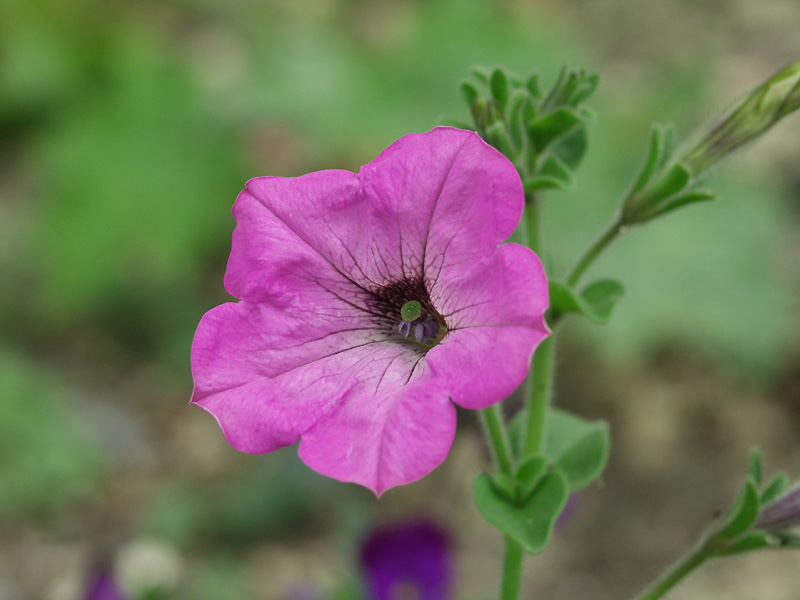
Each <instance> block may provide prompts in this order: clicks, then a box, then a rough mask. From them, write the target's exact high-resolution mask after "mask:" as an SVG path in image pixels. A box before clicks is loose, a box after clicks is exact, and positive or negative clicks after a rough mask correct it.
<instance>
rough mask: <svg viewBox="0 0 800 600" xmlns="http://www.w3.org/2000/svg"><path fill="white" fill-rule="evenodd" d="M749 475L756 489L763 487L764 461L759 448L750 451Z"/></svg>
mask: <svg viewBox="0 0 800 600" xmlns="http://www.w3.org/2000/svg"><path fill="white" fill-rule="evenodd" d="M747 474H748V475H750V478H751V479H752V480H753V483H755V484H756V487H758V486H759V485H761V481H762V479H763V478H764V461H763V460H762V458H761V451H760V450H759V449H758V448H751V450H750V456H749V457H748V467H747Z"/></svg>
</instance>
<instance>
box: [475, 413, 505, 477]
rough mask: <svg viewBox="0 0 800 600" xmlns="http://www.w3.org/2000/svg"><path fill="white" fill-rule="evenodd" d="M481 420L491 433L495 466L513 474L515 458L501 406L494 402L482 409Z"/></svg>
mask: <svg viewBox="0 0 800 600" xmlns="http://www.w3.org/2000/svg"><path fill="white" fill-rule="evenodd" d="M480 416H481V420H482V421H483V425H484V428H485V430H486V432H487V433H488V434H489V443H490V445H491V447H492V456H493V457H494V461H495V468H497V470H499V471H500V472H501V473H505V474H506V475H512V474H513V462H512V461H513V459H512V456H513V455H512V452H511V441H510V440H509V439H508V432H507V431H506V427H505V425H504V424H503V417H502V415H501V414H500V407H499V406H498V405H497V404H493V405H492V406H489V407H487V408H484V409H483V410H481V411H480Z"/></svg>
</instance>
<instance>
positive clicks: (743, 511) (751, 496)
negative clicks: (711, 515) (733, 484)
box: [716, 477, 760, 539]
mask: <svg viewBox="0 0 800 600" xmlns="http://www.w3.org/2000/svg"><path fill="white" fill-rule="evenodd" d="M759 508H760V503H759V500H758V491H757V490H756V486H755V484H754V483H753V481H752V480H751V479H750V478H749V477H748V478H747V481H746V483H745V485H744V488H743V489H742V492H741V493H740V494H739V497H738V498H737V499H736V503H735V504H734V505H733V508H732V509H731V510H730V512H729V513H728V515H727V517H726V519H725V525H724V526H723V528H722V530H720V532H719V533H718V534H717V536H716V537H717V538H718V539H732V538H735V537H737V536H739V535H741V534H743V533H744V532H745V531H747V530H748V529H749V528H750V526H751V525H752V524H753V523H755V520H756V518H757V517H758V511H759Z"/></svg>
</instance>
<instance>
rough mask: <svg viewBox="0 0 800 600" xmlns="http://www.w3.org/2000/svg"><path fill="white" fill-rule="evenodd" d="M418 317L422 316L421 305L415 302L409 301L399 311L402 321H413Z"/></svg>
mask: <svg viewBox="0 0 800 600" xmlns="http://www.w3.org/2000/svg"><path fill="white" fill-rule="evenodd" d="M420 315H422V304H420V303H419V302H417V301H416V300H409V301H408V302H406V303H405V304H403V307H402V308H401V309H400V317H402V319H403V321H408V322H411V321H414V320H416V319H419V317H420Z"/></svg>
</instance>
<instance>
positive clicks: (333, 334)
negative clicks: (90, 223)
mask: <svg viewBox="0 0 800 600" xmlns="http://www.w3.org/2000/svg"><path fill="white" fill-rule="evenodd" d="M523 204H524V200H523V191H522V184H521V182H520V178H519V176H518V175H517V172H516V170H515V168H514V166H513V165H512V164H511V163H510V162H509V161H508V160H507V159H506V158H505V157H504V156H503V155H502V154H500V153H499V152H497V151H496V150H495V149H494V148H492V147H491V146H489V145H487V144H486V143H485V142H483V140H481V138H480V137H479V136H478V135H477V134H475V133H473V132H470V131H463V130H459V129H453V128H449V127H437V128H436V129H434V130H432V131H430V132H428V133H424V134H411V135H407V136H405V137H403V138H401V139H400V140H398V141H397V142H395V143H394V144H392V145H391V146H390V147H389V148H387V149H386V150H385V151H384V152H383V153H382V154H381V155H380V156H379V157H378V158H376V159H375V160H374V161H372V162H371V163H369V164H367V165H365V166H364V167H362V169H361V171H360V172H359V173H358V174H355V173H351V172H349V171H342V170H329V171H319V172H316V173H309V174H308V175H303V176H301V177H289V178H283V177H257V178H255V179H251V180H250V181H248V182H247V185H246V186H245V189H244V191H243V192H242V193H241V194H239V197H238V198H237V199H236V203H235V204H234V207H233V213H234V216H235V217H236V222H237V225H236V229H235V231H234V233H233V245H232V250H231V255H230V258H229V260H228V268H227V271H226V273H225V288H226V289H227V290H228V292H229V293H230V294H232V295H233V296H235V297H236V298H239V299H240V301H239V302H237V303H228V304H223V305H221V306H218V307H216V308H214V309H212V310H211V311H209V312H208V313H206V315H205V316H204V317H203V319H202V320H201V322H200V325H199V326H198V328H197V333H196V334H195V338H194V343H193V345H192V371H193V374H194V380H195V390H194V395H193V397H192V401H193V402H194V403H196V404H199V405H200V406H202V407H203V408H204V409H205V410H207V411H208V412H210V413H211V414H212V415H213V416H214V418H215V419H216V420H217V422H218V423H219V425H220V427H221V428H222V430H223V432H224V433H225V437H226V439H227V440H228V442H229V443H230V444H231V445H232V446H234V447H235V448H237V449H239V450H241V451H244V452H251V453H262V452H271V451H273V450H276V449H278V448H281V447H283V446H288V445H291V444H294V443H295V442H297V441H298V439H299V440H300V445H299V447H298V453H299V455H300V458H301V459H302V460H303V461H304V462H305V463H306V464H307V465H308V466H309V467H311V468H312V469H315V470H316V471H319V472H320V473H323V474H325V475H328V476H330V477H333V478H335V479H339V480H341V481H352V482H356V483H359V484H361V485H364V486H366V487H368V488H370V489H371V490H373V491H374V492H375V493H376V494H378V495H380V494H382V493H383V492H384V491H385V490H387V489H389V488H391V487H394V486H397V485H402V484H405V483H409V482H411V481H415V480H417V479H419V478H420V477H422V476H424V475H426V474H427V473H429V472H430V471H431V470H433V469H434V468H435V467H436V466H438V465H439V464H440V463H441V462H442V461H443V460H444V458H445V456H446V455H447V452H448V451H449V449H450V445H451V443H452V441H453V436H454V434H455V426H456V413H455V408H454V406H453V404H452V403H451V400H452V402H455V403H456V404H458V405H459V406H462V407H464V408H470V409H478V408H485V407H487V406H489V405H491V404H494V403H496V402H499V401H500V400H502V399H503V398H505V397H506V396H507V395H508V394H510V393H511V392H512V391H513V390H514V389H515V388H516V387H517V386H518V385H519V384H520V383H521V382H522V381H523V379H524V378H525V375H526V373H527V371H528V368H529V365H530V359H531V356H532V354H533V351H534V349H535V348H536V346H537V345H538V343H539V342H540V341H541V340H542V339H544V338H545V337H546V336H547V335H548V334H549V331H548V329H547V326H546V324H545V322H544V311H545V309H546V308H547V304H548V296H547V283H546V280H545V275H544V271H543V269H542V265H541V263H540V261H539V259H538V258H537V257H536V255H535V254H534V253H533V252H532V251H531V250H529V249H528V248H525V247H523V246H520V245H517V244H502V245H501V244H500V243H501V242H502V241H504V240H505V239H506V238H508V236H509V235H511V233H512V232H513V231H514V229H515V227H516V226H517V223H518V222H519V219H520V217H521V214H522V209H523Z"/></svg>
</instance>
